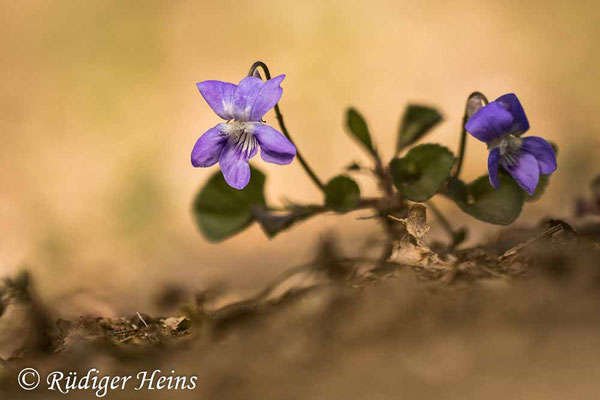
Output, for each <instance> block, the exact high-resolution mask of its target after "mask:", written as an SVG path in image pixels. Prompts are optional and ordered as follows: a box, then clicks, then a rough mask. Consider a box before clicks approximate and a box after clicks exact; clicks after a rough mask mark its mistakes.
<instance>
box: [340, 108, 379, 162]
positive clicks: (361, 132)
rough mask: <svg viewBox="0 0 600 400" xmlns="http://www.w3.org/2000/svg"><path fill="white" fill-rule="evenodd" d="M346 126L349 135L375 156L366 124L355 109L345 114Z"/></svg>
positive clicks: (350, 109)
mask: <svg viewBox="0 0 600 400" xmlns="http://www.w3.org/2000/svg"><path fill="white" fill-rule="evenodd" d="M346 126H347V127H348V131H349V133H350V135H352V137H354V138H355V139H356V140H358V142H359V143H360V144H362V145H363V146H364V148H365V149H366V150H367V151H368V152H369V153H370V154H372V155H376V154H377V151H376V150H375V148H374V147H373V141H372V140H371V134H370V133H369V127H368V126H367V122H366V121H365V119H364V118H363V116H362V115H360V113H359V112H358V111H357V110H356V109H354V108H349V109H348V111H347V112H346Z"/></svg>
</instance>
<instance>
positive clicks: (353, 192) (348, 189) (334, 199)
mask: <svg viewBox="0 0 600 400" xmlns="http://www.w3.org/2000/svg"><path fill="white" fill-rule="evenodd" d="M359 203H360V188H359V187H358V184H357V183H356V182H355V181H354V180H353V179H352V178H350V177H348V176H346V175H338V176H336V177H335V178H333V179H332V180H330V181H329V182H328V183H327V185H325V205H326V206H327V207H329V208H331V209H332V210H335V211H338V212H346V211H350V210H352V209H354V208H355V207H356V206H358V204H359Z"/></svg>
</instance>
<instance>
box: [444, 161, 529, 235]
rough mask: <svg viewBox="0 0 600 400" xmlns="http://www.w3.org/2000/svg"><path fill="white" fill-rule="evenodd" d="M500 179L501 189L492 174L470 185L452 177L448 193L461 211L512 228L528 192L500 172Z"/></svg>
mask: <svg viewBox="0 0 600 400" xmlns="http://www.w3.org/2000/svg"><path fill="white" fill-rule="evenodd" d="M499 179H500V188H499V189H494V188H493V187H492V186H491V185H490V181H489V177H488V175H484V176H482V177H480V178H478V179H476V180H475V181H473V182H472V183H470V184H469V185H466V184H465V183H464V182H462V181H461V180H459V179H456V178H452V179H450V181H449V182H448V187H447V191H446V194H447V195H448V196H449V197H450V198H451V199H452V200H454V202H455V203H456V204H457V205H458V206H459V207H460V208H461V210H463V211H464V212H466V213H467V214H469V215H470V216H472V217H474V218H477V219H478V220H481V221H484V222H489V223H491V224H495V225H509V224H511V223H512V222H514V221H515V220H516V219H517V217H518V216H519V214H521V210H522V209H523V202H524V197H525V193H524V192H523V190H522V189H521V188H520V187H519V185H517V183H516V182H515V181H514V180H513V179H512V178H511V177H509V176H507V175H505V174H504V173H500V177H499Z"/></svg>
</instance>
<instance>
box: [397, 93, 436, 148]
mask: <svg viewBox="0 0 600 400" xmlns="http://www.w3.org/2000/svg"><path fill="white" fill-rule="evenodd" d="M442 119H443V117H442V114H440V113H439V112H438V110H436V109H435V108H431V107H427V106H422V105H418V104H409V105H408V106H407V107H406V110H405V111H404V115H403V116H402V122H401V123H400V130H399V132H398V143H397V144H396V152H397V153H399V152H400V151H401V150H402V149H403V148H405V147H407V146H410V145H411V144H413V143H415V142H416V141H417V140H419V139H420V138H421V137H422V136H423V135H425V134H426V133H427V132H429V131H430V130H431V129H432V128H433V127H434V126H436V125H437V124H438V123H439V122H441V121H442Z"/></svg>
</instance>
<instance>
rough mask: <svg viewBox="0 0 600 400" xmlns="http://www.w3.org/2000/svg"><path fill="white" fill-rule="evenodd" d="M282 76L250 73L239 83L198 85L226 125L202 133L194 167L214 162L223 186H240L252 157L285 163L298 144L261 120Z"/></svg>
mask: <svg viewBox="0 0 600 400" xmlns="http://www.w3.org/2000/svg"><path fill="white" fill-rule="evenodd" d="M284 78H285V75H279V76H277V77H275V78H273V79H269V80H267V81H266V82H263V81H262V80H261V79H259V78H256V77H253V76H248V77H246V78H244V79H242V81H241V82H240V83H239V84H238V85H234V84H232V83H227V82H221V81H204V82H200V83H198V84H197V86H198V89H199V90H200V93H201V94H202V96H203V97H204V99H205V100H206V102H207V103H208V105H209V106H210V108H212V110H213V111H214V112H215V114H217V115H218V116H219V117H221V118H222V119H224V120H226V121H227V123H220V124H218V125H216V126H215V127H213V128H211V129H209V130H208V131H206V132H205V133H204V134H203V135H202V136H200V138H199V139H198V141H197V142H196V144H195V146H194V149H193V150H192V157H191V158H192V165H193V166H194V167H210V166H212V165H214V164H216V163H217V162H218V163H219V166H220V167H221V171H222V172H223V177H224V178H225V181H226V182H227V184H228V185H229V186H231V187H233V188H235V189H238V190H241V189H243V188H245V187H246V186H247V185H248V182H249V181H250V166H249V165H248V160H250V159H251V158H252V157H254V156H255V155H256V153H257V152H258V147H260V149H261V154H260V155H261V158H262V159H263V160H264V161H266V162H269V163H273V164H279V165H286V164H289V163H291V162H292V160H293V159H294V157H295V156H296V146H294V144H292V143H291V142H290V141H289V140H288V139H287V138H286V137H285V136H283V135H282V134H281V133H279V132H278V131H277V130H275V129H274V128H271V127H270V126H268V125H266V124H265V123H263V122H262V117H263V116H264V115H265V114H266V113H267V111H269V110H270V109H271V108H273V107H274V106H275V105H276V104H277V102H278V101H279V99H280V98H281V95H282V93H283V89H282V88H281V86H280V84H281V82H282V81H283V79H284Z"/></svg>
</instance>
